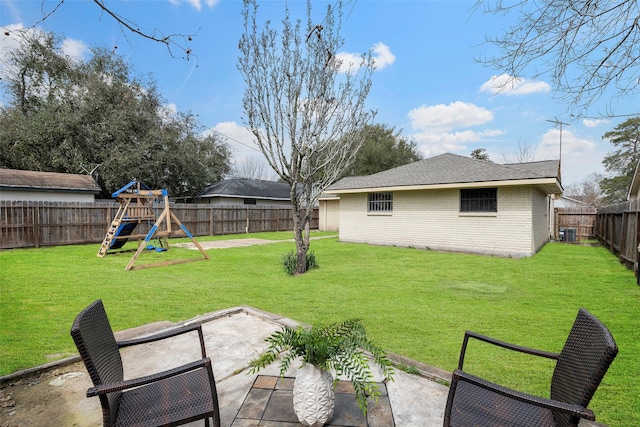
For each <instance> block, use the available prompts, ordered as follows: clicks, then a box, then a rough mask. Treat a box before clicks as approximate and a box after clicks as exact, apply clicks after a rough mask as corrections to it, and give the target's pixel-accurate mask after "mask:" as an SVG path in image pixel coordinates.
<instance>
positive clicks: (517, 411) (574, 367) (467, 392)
mask: <svg viewBox="0 0 640 427" xmlns="http://www.w3.org/2000/svg"><path fill="white" fill-rule="evenodd" d="M469 338H475V339H478V340H481V341H484V342H487V343H490V344H494V345H497V346H500V347H503V348H505V349H508V350H515V351H519V352H522V353H526V354H531V355H534V356H541V357H546V358H549V359H555V360H556V366H555V369H554V371H553V376H552V378H551V398H550V399H546V398H542V397H537V396H532V395H529V394H525V393H521V392H518V391H515V390H511V389H508V388H505V387H502V386H499V385H497V384H493V383H491V382H489V381H486V380H483V379H481V378H478V377H475V376H473V375H469V374H468V373H466V372H463V371H462V365H463V363H464V356H465V352H466V349H467V343H468V340H469ZM617 353H618V347H617V345H616V343H615V341H614V340H613V337H612V336H611V333H610V332H609V330H608V329H607V328H606V327H605V326H604V325H603V324H602V323H601V322H600V321H599V320H598V319H596V318H595V317H594V316H593V315H592V314H591V313H589V312H588V311H587V310H585V309H580V311H579V312H578V316H577V317H576V320H575V323H574V324H573V327H572V329H571V332H570V333H569V337H568V338H567V341H566V342H565V344H564V348H563V349H562V351H561V352H560V353H559V354H558V353H550V352H546V351H540V350H535V349H530V348H525V347H520V346H516V345H513V344H509V343H506V342H503V341H498V340H495V339H493V338H489V337H486V336H483V335H480V334H476V333H473V332H468V331H467V332H466V333H465V336H464V341H463V343H462V350H461V352H460V360H459V362H458V369H456V370H455V371H454V373H453V379H452V382H451V388H450V389H449V397H448V399H447V406H446V409H445V415H444V425H445V427H448V426H456V427H464V426H474V427H475V426H483V427H491V426H496V427H497V426H500V427H507V426H522V427H531V426H536V427H543V426H554V427H558V426H562V427H564V426H577V425H578V422H579V421H580V418H586V419H588V420H595V416H594V414H593V411H591V410H590V409H587V405H588V404H589V401H590V400H591V398H592V397H593V394H594V393H595V391H596V389H597V388H598V385H599V384H600V381H601V380H602V378H603V377H604V374H605V373H606V372H607V369H608V368H609V365H610V364H611V362H613V359H614V358H615V357H616V354H617Z"/></svg>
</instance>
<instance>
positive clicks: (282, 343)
mask: <svg viewBox="0 0 640 427" xmlns="http://www.w3.org/2000/svg"><path fill="white" fill-rule="evenodd" d="M265 341H266V342H268V343H269V346H268V347H267V349H266V350H265V351H264V352H263V353H262V354H261V355H260V356H259V357H258V358H257V359H255V360H253V361H252V362H251V366H252V369H251V372H252V373H255V372H257V371H259V370H260V369H262V368H264V367H265V366H267V365H269V364H271V363H272V362H274V361H275V360H276V359H277V358H278V357H279V356H280V354H281V353H283V354H282V357H281V360H280V375H281V376H284V375H285V373H286V372H287V370H288V369H289V367H290V366H291V363H292V362H293V360H294V359H296V358H298V357H300V358H301V362H302V365H301V366H300V367H299V371H298V373H297V375H296V379H295V381H294V387H293V406H294V410H295V412H296V415H297V416H298V420H299V421H300V422H301V423H302V424H303V425H306V426H314V427H316V426H318V427H319V426H322V425H324V423H326V422H328V421H329V420H330V419H331V417H332V416H333V408H334V386H335V380H334V379H333V376H332V374H331V372H335V374H336V378H337V376H344V377H346V378H347V379H349V380H350V381H351V382H352V383H353V387H354V389H355V392H356V400H357V402H358V406H359V407H360V409H361V410H362V412H363V413H364V414H365V415H366V413H367V396H371V397H373V398H374V399H377V398H378V396H379V395H380V391H379V390H378V386H377V384H376V383H375V382H374V381H373V374H372V373H371V368H370V366H369V360H370V358H372V359H373V361H374V362H375V363H377V364H378V365H379V366H380V367H381V368H382V373H383V375H384V377H385V378H386V379H388V380H393V373H394V370H393V366H392V364H391V361H390V360H389V359H388V358H387V355H386V353H385V352H384V351H383V350H382V349H381V348H380V347H378V346H376V345H375V344H373V343H372V342H371V341H370V340H369V338H367V334H366V330H365V328H364V325H363V324H362V322H361V321H360V320H358V319H350V320H346V321H343V322H339V323H334V324H330V325H326V326H313V327H303V326H299V327H298V328H291V327H288V326H283V327H282V329H281V330H279V331H276V332H274V333H273V334H271V335H270V336H269V337H267V338H266V339H265ZM367 353H368V354H367ZM369 355H370V356H369Z"/></svg>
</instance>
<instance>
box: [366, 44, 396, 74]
mask: <svg viewBox="0 0 640 427" xmlns="http://www.w3.org/2000/svg"><path fill="white" fill-rule="evenodd" d="M371 50H372V52H373V59H374V61H375V64H376V70H382V69H384V68H387V66H389V65H391V64H393V63H394V62H396V56H395V55H394V54H393V53H392V52H391V49H390V48H389V46H387V45H386V44H384V43H376V44H374V45H373V49H371Z"/></svg>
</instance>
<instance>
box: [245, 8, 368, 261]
mask: <svg viewBox="0 0 640 427" xmlns="http://www.w3.org/2000/svg"><path fill="white" fill-rule="evenodd" d="M342 7H343V5H342V2H341V1H339V0H338V1H337V2H336V3H335V6H334V5H328V6H327V9H326V14H325V15H324V17H323V19H322V21H320V22H318V21H314V20H313V18H312V9H311V1H310V0H308V1H307V22H306V23H304V24H303V23H302V22H301V20H297V22H296V23H295V24H294V23H293V22H292V19H291V17H290V13H289V9H288V6H287V10H286V13H285V17H284V19H283V21H282V27H281V33H279V32H278V31H277V30H275V29H273V28H271V26H270V22H269V21H267V22H266V24H265V26H264V29H263V30H262V31H259V30H258V24H257V22H256V19H257V11H258V5H257V3H256V1H255V0H245V1H244V7H243V12H242V14H243V17H244V28H245V31H244V34H243V35H242V37H241V39H240V43H239V47H240V51H241V56H240V58H239V60H238V69H239V70H240V73H241V74H242V76H243V78H244V81H245V84H246V88H245V92H244V98H243V107H244V114H245V118H244V120H245V124H246V125H247V127H248V128H249V129H250V130H251V131H252V132H253V134H254V136H255V138H256V143H257V145H258V147H259V148H260V151H262V153H263V154H264V156H265V158H266V160H267V162H268V163H269V166H271V168H273V170H274V171H275V172H276V173H277V174H278V176H279V177H280V178H281V179H282V180H283V181H285V182H287V183H288V184H289V185H290V187H291V190H290V195H291V207H292V209H293V220H294V237H295V241H296V258H297V272H298V273H304V272H306V270H307V251H308V250H309V224H310V220H311V215H312V213H313V208H314V205H315V204H316V203H317V201H318V197H319V195H320V193H321V192H322V191H323V190H324V189H325V188H327V187H328V186H329V185H331V184H332V183H333V182H334V181H336V180H337V178H338V177H340V175H341V173H342V171H343V170H344V169H345V168H346V167H348V166H349V164H350V163H351V162H352V161H353V159H354V158H355V155H356V153H357V151H358V149H359V148H360V147H361V145H362V144H363V143H364V137H363V135H362V133H363V132H364V129H365V128H366V126H365V125H367V124H369V123H370V122H371V120H372V119H373V116H374V112H372V111H368V110H366V109H365V105H364V103H365V99H366V97H367V95H368V93H369V89H370V87H371V74H372V72H373V69H374V65H373V59H372V57H371V53H370V52H369V53H365V54H363V55H362V58H361V63H359V64H342V63H341V62H340V61H339V60H338V56H337V53H338V50H339V49H340V48H341V47H342V46H343V44H344V40H343V39H342V37H341V36H340V29H341V23H342ZM346 66H349V67H348V68H349V71H348V72H346V73H343V72H341V71H340V70H341V68H342V69H344V68H347V67H346Z"/></svg>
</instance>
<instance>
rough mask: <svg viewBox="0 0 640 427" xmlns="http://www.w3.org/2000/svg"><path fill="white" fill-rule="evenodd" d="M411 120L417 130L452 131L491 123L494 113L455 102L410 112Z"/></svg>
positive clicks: (423, 107)
mask: <svg viewBox="0 0 640 427" xmlns="http://www.w3.org/2000/svg"><path fill="white" fill-rule="evenodd" d="M409 118H410V119H411V125H412V126H413V128H415V129H432V130H433V129H441V130H451V129H455V128H459V127H468V126H478V125H482V124H485V123H487V122H490V121H492V120H493V113H492V112H491V111H489V110H487V109H485V108H482V107H478V106H477V105H474V104H468V103H466V102H462V101H455V102H452V103H451V104H449V105H444V104H438V105H432V106H426V105H422V106H420V107H418V108H414V109H413V110H411V111H409Z"/></svg>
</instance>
